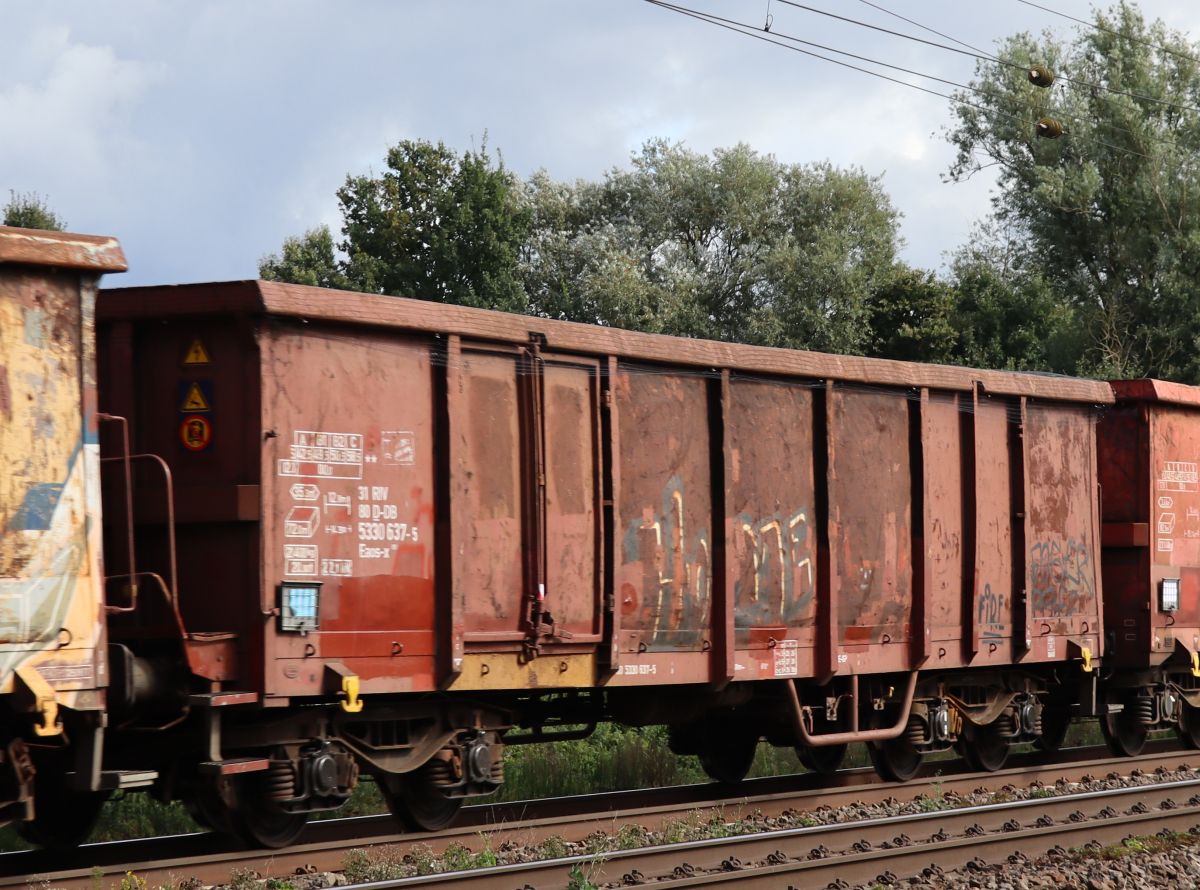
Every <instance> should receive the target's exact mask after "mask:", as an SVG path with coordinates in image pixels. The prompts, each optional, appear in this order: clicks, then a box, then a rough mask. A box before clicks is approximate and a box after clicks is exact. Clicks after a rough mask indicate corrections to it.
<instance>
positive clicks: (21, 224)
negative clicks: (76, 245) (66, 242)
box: [0, 191, 67, 232]
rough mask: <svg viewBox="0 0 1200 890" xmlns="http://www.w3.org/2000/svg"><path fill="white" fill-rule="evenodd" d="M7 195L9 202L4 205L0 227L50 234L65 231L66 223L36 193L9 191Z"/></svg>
mask: <svg viewBox="0 0 1200 890" xmlns="http://www.w3.org/2000/svg"><path fill="white" fill-rule="evenodd" d="M8 194H9V200H8V203H7V204H6V205H4V217H3V220H0V225H6V226H13V227H15V228H18V229H47V230H49V231H52V232H62V231H65V230H66V228H67V223H66V221H65V220H63V219H62V218H61V217H59V216H57V215H56V214H55V213H54V212H53V211H52V210H51V209H50V207H49V205H48V204H47V203H46V202H45V200H43V199H42V197H41V196H40V195H39V194H38V193H37V192H13V191H10V192H9V193H8Z"/></svg>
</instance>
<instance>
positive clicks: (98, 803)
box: [17, 773, 108, 850]
mask: <svg viewBox="0 0 1200 890" xmlns="http://www.w3.org/2000/svg"><path fill="white" fill-rule="evenodd" d="M45 775H46V773H42V774H40V775H39V777H38V778H37V779H36V780H35V782H36V784H35V786H34V792H33V806H34V812H35V816H34V818H33V819H30V820H29V821H27V822H22V823H21V824H20V825H19V826H18V828H17V833H18V834H20V835H21V837H22V838H24V839H25V840H26V841H28V842H29V843H31V844H36V845H37V846H39V847H47V848H49V849H54V850H57V849H67V848H71V847H78V846H79V845H80V844H82V843H83V842H84V841H86V840H87V838H88V835H89V834H91V833H92V829H93V828H94V827H95V825H96V820H97V819H99V818H100V809H101V807H103V806H104V802H105V801H106V800H108V792H107V791H66V790H63V789H62V787H61V785H62V782H61V781H58V782H47V781H46V779H45V778H44V776H45ZM51 775H52V774H51ZM47 785H50V786H58V787H52V788H50V789H48V790H45V791H44V790H43V788H44V787H45V786H47Z"/></svg>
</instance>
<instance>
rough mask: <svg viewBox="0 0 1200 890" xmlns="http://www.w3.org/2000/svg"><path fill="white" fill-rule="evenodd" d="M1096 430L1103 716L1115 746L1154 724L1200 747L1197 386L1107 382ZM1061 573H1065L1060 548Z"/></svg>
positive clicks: (1120, 750)
mask: <svg viewBox="0 0 1200 890" xmlns="http://www.w3.org/2000/svg"><path fill="white" fill-rule="evenodd" d="M1112 388H1113V393H1114V395H1115V396H1116V400H1117V404H1116V405H1115V406H1113V407H1112V408H1110V409H1109V411H1108V413H1107V414H1106V415H1105V416H1104V417H1103V418H1102V419H1101V421H1100V425H1099V429H1098V440H1099V441H1098V455H1099V471H1100V472H1099V475H1100V492H1101V494H1100V497H1101V501H1100V510H1101V517H1102V520H1103V523H1104V524H1103V537H1102V544H1103V557H1102V559H1101V567H1102V578H1103V584H1104V628H1105V631H1106V639H1105V646H1104V671H1105V674H1106V677H1105V678H1104V682H1103V685H1102V688H1103V689H1104V690H1105V699H1106V701H1105V702H1104V704H1105V705H1107V707H1105V708H1101V714H1102V716H1101V718H1100V725H1101V727H1102V729H1103V730H1104V734H1105V738H1106V739H1107V740H1108V743H1109V746H1110V747H1111V748H1112V749H1113V752H1114V753H1116V754H1136V753H1138V752H1139V751H1141V749H1142V746H1143V745H1144V744H1145V742H1146V734H1147V733H1148V732H1149V731H1151V730H1154V729H1169V728H1175V729H1177V730H1178V732H1179V735H1180V737H1181V738H1182V739H1183V741H1184V742H1185V743H1186V744H1188V745H1190V746H1191V747H1195V748H1200V387H1194V386H1184V385H1182V384H1178V383H1167V382H1165V381H1162V380H1120V381H1116V382H1114V383H1113V384H1112ZM1062 566H1063V569H1062V570H1063V571H1064V572H1067V571H1071V570H1072V569H1071V562H1070V559H1069V555H1068V554H1064V559H1063V562H1062Z"/></svg>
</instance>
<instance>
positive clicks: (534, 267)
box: [522, 140, 898, 352]
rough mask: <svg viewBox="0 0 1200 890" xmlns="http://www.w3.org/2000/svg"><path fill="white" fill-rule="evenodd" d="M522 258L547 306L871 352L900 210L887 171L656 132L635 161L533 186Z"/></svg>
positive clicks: (648, 326) (606, 320)
mask: <svg viewBox="0 0 1200 890" xmlns="http://www.w3.org/2000/svg"><path fill="white" fill-rule="evenodd" d="M528 193H529V203H530V206H531V208H532V214H533V223H532V233H531V238H530V241H529V243H528V244H527V245H526V250H525V253H524V258H523V263H522V273H523V279H524V283H525V288H526V291H527V293H528V294H529V298H530V303H531V308H532V310H533V311H536V312H538V313H540V314H543V315H547V316H551V317H556V318H569V319H574V320H577V321H588V322H592V323H598V324H614V325H619V326H621V327H632V328H637V329H640V330H650V331H661V332H663V333H669V334H679V335H686V336H693V337H708V338H712V339H718V340H734V341H739V342H746V343H759V344H766V345H772V346H791V347H798V348H811V349H823V350H828V351H831V352H863V351H865V350H866V349H868V348H869V347H870V342H869V341H870V333H869V323H868V322H869V317H870V311H871V310H870V303H871V300H872V295H873V294H874V292H875V290H876V289H877V288H878V287H880V286H881V285H882V284H883V283H884V282H885V281H887V280H888V278H889V277H890V275H891V270H892V265H893V262H894V259H895V251H896V245H897V234H896V224H897V218H898V214H897V213H896V211H895V209H894V208H893V207H892V206H891V203H890V201H889V200H888V198H887V196H886V195H885V194H884V193H883V190H882V188H881V187H880V185H879V182H878V180H876V179H872V178H870V177H868V176H866V175H865V174H864V173H862V172H861V171H857V170H850V171H842V170H837V169H835V168H833V167H832V166H830V165H828V164H813V165H806V166H801V165H786V164H781V163H780V162H779V161H777V160H775V158H773V157H771V156H769V155H760V154H758V153H757V152H755V151H753V150H752V149H751V148H749V147H748V146H746V145H737V146H734V147H733V148H729V149H717V150H716V151H714V152H713V153H712V155H711V156H708V155H703V154H698V153H696V152H693V151H690V150H688V149H686V148H684V147H682V146H680V145H674V144H670V143H667V142H664V141H661V140H652V141H650V142H648V143H646V145H645V146H643V148H642V150H641V151H640V152H639V153H636V154H635V155H634V156H633V158H632V163H631V166H630V167H629V168H628V169H616V170H612V171H610V172H609V173H608V175H607V176H606V177H605V178H604V180H603V182H600V183H588V182H578V183H575V184H574V185H566V184H562V183H556V182H554V181H552V180H551V179H550V178H549V177H548V176H546V175H545V174H539V175H537V176H535V177H533V178H532V179H531V181H530V183H529V186H528Z"/></svg>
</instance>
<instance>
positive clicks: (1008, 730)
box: [992, 711, 1020, 738]
mask: <svg viewBox="0 0 1200 890" xmlns="http://www.w3.org/2000/svg"><path fill="white" fill-rule="evenodd" d="M992 731H993V732H995V733H996V735H998V736H1002V737H1004V738H1011V737H1012V736H1015V735H1016V734H1017V733H1018V732H1020V729H1019V726H1018V724H1017V718H1016V716H1015V715H1014V714H1013V712H1012V711H1005V712H1004V713H1003V714H1001V715H1000V716H999V717H997V718H996V720H995V722H994V723H992Z"/></svg>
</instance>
